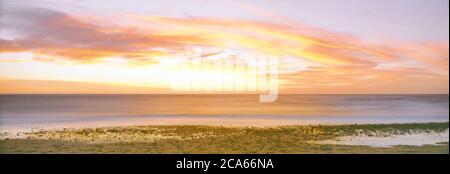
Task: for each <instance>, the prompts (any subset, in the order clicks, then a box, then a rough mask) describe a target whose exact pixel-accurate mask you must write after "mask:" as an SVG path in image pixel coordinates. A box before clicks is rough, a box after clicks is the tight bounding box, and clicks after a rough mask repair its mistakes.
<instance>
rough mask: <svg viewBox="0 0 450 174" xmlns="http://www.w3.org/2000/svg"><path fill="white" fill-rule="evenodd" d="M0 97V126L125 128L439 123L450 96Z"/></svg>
mask: <svg viewBox="0 0 450 174" xmlns="http://www.w3.org/2000/svg"><path fill="white" fill-rule="evenodd" d="M258 97H259V95H250V94H248V95H247V94H243V95H234V94H233V95H224V94H217V95H212V94H208V95H200V94H198V95H195V94H190V95H162V94H160V95H144V94H142V95H141V94H137V95H119V94H117V95H116V94H114V95H103V94H102V95H100V94H98V95H97V94H96V95H84V94H83V95H76V94H73V95H62V94H61V95H59V94H58V95H57V94H54V95H40V94H39V95H38V94H34V95H0V126H1V128H2V129H11V128H24V129H25V128H54V127H58V128H66V127H67V128H72V127H97V126H100V127H101V126H127V125H148V124H150V125H225V126H226V125H231V126H233V125H237V126H276V125H304V124H374V123H412V122H444V121H448V120H449V96H448V94H438V95H279V96H278V100H277V101H276V102H273V103H260V102H259V100H258Z"/></svg>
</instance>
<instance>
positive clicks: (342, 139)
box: [0, 122, 449, 154]
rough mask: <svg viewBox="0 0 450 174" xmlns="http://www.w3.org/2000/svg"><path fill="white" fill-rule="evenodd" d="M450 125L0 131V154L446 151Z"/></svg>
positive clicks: (169, 126) (173, 127) (150, 127)
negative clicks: (449, 126)
mask: <svg viewBox="0 0 450 174" xmlns="http://www.w3.org/2000/svg"><path fill="white" fill-rule="evenodd" d="M448 137H449V128H448V122H441V123H409V124H365V125H358V124H353V125H295V126H287V125H286V126H260V127H254V126H253V127H252V126H204V125H203V126H202V125H167V126H163V125H147V126H121V127H96V128H64V129H32V130H31V129H30V130H26V131H19V132H14V133H12V132H2V133H1V140H0V153H194V154H195V153H444V154H448V153H449V151H448Z"/></svg>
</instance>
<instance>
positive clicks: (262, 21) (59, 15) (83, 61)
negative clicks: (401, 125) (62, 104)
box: [0, 0, 449, 94]
mask: <svg viewBox="0 0 450 174" xmlns="http://www.w3.org/2000/svg"><path fill="white" fill-rule="evenodd" d="M448 3H449V1H448V0H431V1H430V0H340V1H333V0H277V1H275V0H258V1H256V0H212V1H202V0H171V1H156V0H151V1H119V0H93V1H92V0H91V1H88V0H79V1H75V0H73V1H65V0H28V1H24V0H0V8H1V9H0V93H171V92H172V91H171V90H170V83H171V82H172V81H173V79H174V76H176V75H179V74H184V75H185V76H189V78H191V79H194V80H204V77H205V74H217V73H218V70H217V69H214V68H207V69H201V70H198V69H196V70H194V71H195V72H186V71H184V70H183V69H180V66H183V65H186V64H188V63H189V62H188V61H187V60H190V59H188V57H190V56H192V50H195V49H201V50H202V53H201V55H204V57H205V58H206V60H210V61H219V60H224V61H229V60H230V57H234V58H235V59H237V60H239V61H242V62H246V63H248V64H251V61H252V60H254V59H258V60H260V59H262V57H267V56H272V57H277V58H278V60H279V61H278V62H277V64H276V66H277V67H278V68H279V75H278V77H279V90H280V93H300V94H303V93H304V94H322V93H324V94H353V93H358V94H385V93H388V94H391V93H392V94H397V93H398V94H409V93H445V94H448V91H449V4H448ZM199 72H200V73H199ZM221 72H222V71H221ZM233 75H234V77H236V76H239V77H240V78H244V79H245V80H247V81H252V80H253V79H252V77H250V76H246V75H245V74H244V73H242V72H236V74H233ZM233 75H232V76H233ZM225 76H226V77H228V76H229V74H226V73H225V75H224V77H225ZM229 83H237V82H229ZM180 85H182V84H180Z"/></svg>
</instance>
